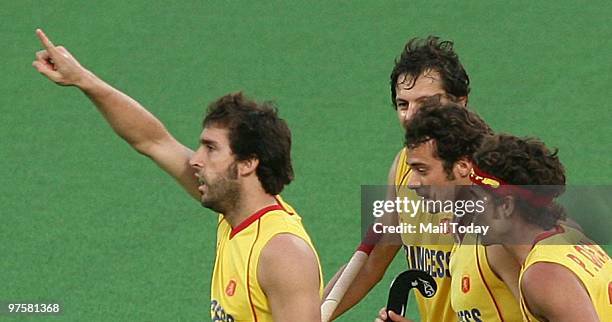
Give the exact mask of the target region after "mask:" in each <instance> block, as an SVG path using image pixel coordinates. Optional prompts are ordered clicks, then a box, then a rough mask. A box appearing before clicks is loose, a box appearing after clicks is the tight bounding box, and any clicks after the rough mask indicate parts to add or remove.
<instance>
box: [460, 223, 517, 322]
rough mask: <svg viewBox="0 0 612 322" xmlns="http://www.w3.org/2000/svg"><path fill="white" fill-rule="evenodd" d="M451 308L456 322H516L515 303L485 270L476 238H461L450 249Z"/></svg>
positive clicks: (483, 251) (485, 262) (484, 255)
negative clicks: (455, 314) (461, 239)
mask: <svg viewBox="0 0 612 322" xmlns="http://www.w3.org/2000/svg"><path fill="white" fill-rule="evenodd" d="M450 270H451V276H452V277H451V287H452V289H451V304H452V306H453V310H454V311H455V312H457V317H458V319H459V321H460V322H496V321H497V322H514V321H517V322H520V321H522V317H521V311H520V308H519V304H518V301H517V300H516V298H514V296H513V295H512V292H510V289H508V287H507V286H506V284H505V283H504V281H502V280H501V279H500V278H499V277H498V276H497V275H496V274H495V273H494V272H493V270H492V269H491V266H489V261H488V260H487V251H486V247H485V246H483V245H482V244H480V243H479V242H478V236H477V235H474V234H468V235H465V236H464V238H463V241H462V243H461V244H456V245H455V247H454V248H453V252H452V256H451V261H450Z"/></svg>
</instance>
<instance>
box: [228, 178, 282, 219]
mask: <svg viewBox="0 0 612 322" xmlns="http://www.w3.org/2000/svg"><path fill="white" fill-rule="evenodd" d="M247 189H248V188H247ZM247 189H243V191H240V201H239V202H238V203H237V204H236V205H235V206H234V207H232V209H227V210H226V211H224V213H223V217H224V218H225V220H227V222H228V223H229V224H230V225H231V226H232V228H235V227H236V226H238V225H240V223H241V222H243V221H244V220H245V219H247V218H248V217H249V216H251V215H252V214H254V213H256V212H257V211H258V210H260V209H262V208H265V207H268V206H272V205H276V204H277V201H276V198H274V196H272V195H269V194H267V193H266V192H265V191H264V190H263V189H261V188H260V189H250V190H248V191H245V190H247Z"/></svg>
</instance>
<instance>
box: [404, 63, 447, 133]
mask: <svg viewBox="0 0 612 322" xmlns="http://www.w3.org/2000/svg"><path fill="white" fill-rule="evenodd" d="M395 93H396V94H395V106H396V110H397V118H398V119H399V122H400V125H401V126H402V127H404V128H405V127H406V123H407V122H408V121H409V120H410V118H411V117H412V115H414V113H415V112H416V110H417V109H418V108H419V106H421V105H423V103H425V102H426V101H428V100H431V99H432V98H436V97H438V98H439V100H440V102H441V103H448V102H449V101H450V99H449V96H448V95H447V93H446V91H445V90H444V88H443V84H442V80H441V78H440V74H438V73H437V72H435V71H425V72H424V73H423V74H421V75H419V77H417V78H416V81H415V78H414V77H413V76H411V75H407V74H401V75H400V76H399V77H398V78H397V84H396V86H395Z"/></svg>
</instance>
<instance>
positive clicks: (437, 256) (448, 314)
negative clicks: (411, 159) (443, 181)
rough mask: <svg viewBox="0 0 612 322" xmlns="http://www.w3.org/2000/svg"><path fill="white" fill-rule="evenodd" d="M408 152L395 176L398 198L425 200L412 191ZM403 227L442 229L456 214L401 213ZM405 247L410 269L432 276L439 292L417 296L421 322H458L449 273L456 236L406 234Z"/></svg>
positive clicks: (401, 157)
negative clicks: (428, 226) (431, 226)
mask: <svg viewBox="0 0 612 322" xmlns="http://www.w3.org/2000/svg"><path fill="white" fill-rule="evenodd" d="M407 151H408V149H407V148H403V149H402V151H401V152H400V155H399V157H398V160H397V168H396V172H395V189H396V195H397V197H400V198H409V199H413V200H417V199H421V198H420V197H419V196H418V195H417V194H416V193H415V192H414V191H413V190H411V189H409V188H408V179H409V178H410V174H411V169H410V166H409V165H408V163H407V160H408V154H407ZM398 215H399V220H400V223H401V224H415V225H420V224H430V223H431V224H433V226H440V225H441V224H443V223H444V222H450V221H451V220H452V214H448V213H445V214H443V213H440V214H433V215H432V214H429V213H423V212H418V213H417V214H416V215H414V216H412V214H406V213H399V214H398ZM402 243H403V244H404V250H405V252H406V260H407V262H408V266H409V268H410V269H418V270H422V271H425V272H428V273H429V275H431V276H432V277H433V278H434V280H435V281H436V283H437V284H438V290H437V292H436V295H434V296H433V297H432V298H426V297H424V296H422V295H421V294H420V293H419V292H415V293H414V294H415V297H416V300H417V305H418V307H419V314H420V316H421V321H436V322H451V321H457V317H456V315H455V312H454V311H453V309H452V308H451V303H450V293H451V276H450V270H449V264H450V258H451V250H452V248H453V244H454V240H453V236H452V234H450V233H448V234H436V233H421V234H409V233H405V234H402Z"/></svg>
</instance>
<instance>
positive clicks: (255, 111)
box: [202, 92, 293, 195]
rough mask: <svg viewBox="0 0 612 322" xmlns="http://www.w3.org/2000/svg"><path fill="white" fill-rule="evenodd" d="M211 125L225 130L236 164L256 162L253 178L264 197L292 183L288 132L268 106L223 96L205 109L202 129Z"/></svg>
mask: <svg viewBox="0 0 612 322" xmlns="http://www.w3.org/2000/svg"><path fill="white" fill-rule="evenodd" d="M211 125H214V126H222V127H224V128H227V129H228V131H229V141H230V148H231V149H232V152H233V153H234V155H235V156H236V160H238V161H243V160H248V159H251V158H256V159H258V160H259V165H258V166H257V170H256V174H257V178H259V181H260V182H261V185H262V186H263V188H264V190H265V191H266V192H267V193H268V194H271V195H276V194H279V193H280V192H281V191H282V190H283V188H284V187H285V185H287V184H289V183H290V182H291V181H292V180H293V166H292V165H291V131H290V130H289V127H288V126H287V123H286V122H285V120H283V119H281V118H279V116H278V112H277V109H276V107H275V106H274V105H273V104H272V103H270V102H264V103H262V104H258V103H256V102H254V101H252V100H250V99H248V98H246V97H245V96H244V95H243V94H242V93H240V92H239V93H232V94H228V95H225V96H223V97H221V98H219V99H218V100H217V101H215V102H213V103H211V104H210V105H209V106H208V112H207V114H206V117H205V118H204V121H203V122H202V126H203V127H207V126H211Z"/></svg>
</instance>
